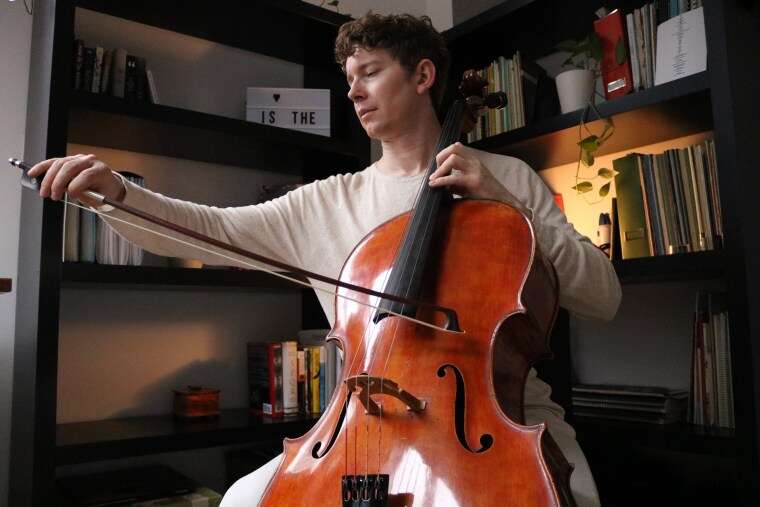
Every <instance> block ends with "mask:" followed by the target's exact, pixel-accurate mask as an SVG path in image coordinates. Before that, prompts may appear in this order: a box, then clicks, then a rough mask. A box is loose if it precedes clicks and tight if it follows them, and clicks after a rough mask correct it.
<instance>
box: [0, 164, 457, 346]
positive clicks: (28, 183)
mask: <svg viewBox="0 0 760 507" xmlns="http://www.w3.org/2000/svg"><path fill="white" fill-rule="evenodd" d="M8 162H9V163H10V164H11V165H13V166H15V167H18V168H19V169H21V171H22V180H21V184H22V185H23V186H25V187H27V188H29V189H32V190H35V191H37V192H39V189H40V182H39V181H38V180H37V178H31V177H29V175H28V174H27V172H28V171H29V170H30V169H31V168H32V166H30V165H29V164H28V163H26V162H24V161H22V160H19V159H17V158H10V159H8ZM84 194H85V195H86V196H87V197H88V198H90V199H92V200H94V201H95V202H98V203H99V204H100V205H101V206H103V205H107V206H111V207H113V208H116V209H119V210H121V211H124V212H125V213H128V214H129V215H132V216H135V217H138V218H142V219H143V220H146V221H148V222H151V223H153V224H156V225H159V226H161V227H165V228H167V229H170V230H173V231H175V232H179V233H180V234H183V235H185V236H189V237H191V238H194V239H197V240H200V241H203V242H204V243H208V244H210V245H213V246H215V247H217V248H220V249H222V250H226V251H228V252H231V253H235V254H237V255H241V256H243V257H246V258H248V259H251V260H254V261H257V262H260V263H262V264H266V265H268V266H271V267H273V268H279V269H284V270H286V271H291V272H293V273H295V274H297V275H301V276H303V277H306V278H312V279H314V280H318V281H320V282H324V283H328V284H331V285H335V286H337V287H343V288H344V289H349V290H352V291H355V292H359V293H362V294H366V295H369V296H375V297H379V298H382V299H388V300H391V301H395V302H398V303H402V304H404V305H411V306H416V307H425V308H429V309H431V310H433V311H435V312H440V313H442V314H444V315H445V316H446V324H445V325H444V326H443V327H441V326H437V325H435V324H431V323H429V322H425V321H422V320H419V319H415V318H413V317H408V316H406V315H401V314H400V313H397V312H394V311H391V310H388V309H383V311H384V312H386V313H389V314H391V315H395V316H397V317H401V318H404V319H407V320H410V321H412V322H415V323H417V324H422V325H424V326H427V327H431V328H434V329H437V330H440V331H446V332H461V330H460V329H459V323H458V320H457V314H456V312H455V311H454V310H453V309H451V308H446V307H443V306H438V305H434V304H431V303H426V302H424V301H416V300H413V299H408V298H404V297H401V296H396V295H394V294H387V293H384V292H378V291H375V290H373V289H368V288H366V287H361V286H359V285H354V284H352V283H347V282H343V281H340V280H336V279H334V278H330V277H329V276H325V275H320V274H319V273H314V272H311V271H308V270H305V269H301V268H298V267H296V266H291V265H289V264H286V263H284V262H280V261H277V260H274V259H270V258H269V257H265V256H263V255H259V254H256V253H253V252H250V251H248V250H245V249H244V248H240V247H237V246H235V245H230V244H228V243H225V242H223V241H219V240H218V239H215V238H211V237H209V236H206V235H204V234H201V233H199V232H196V231H193V230H192V229H188V228H186V227H182V226H181V225H177V224H175V223H173V222H169V221H167V220H164V219H162V218H158V217H154V216H153V215H151V214H149V213H146V212H144V211H142V210H139V209H137V208H133V207H132V206H129V205H126V204H124V203H122V202H118V201H114V200H112V199H110V198H108V197H106V196H104V195H102V194H99V193H97V192H93V191H92V190H86V191H85V192H84ZM83 209H86V210H87V211H90V212H92V213H98V214H101V212H99V211H97V210H93V209H90V208H84V207H83ZM124 222H125V223H127V224H129V225H132V226H135V227H138V226H137V225H135V224H132V223H130V222H126V221H124ZM147 230H149V229H147ZM149 231H150V232H153V233H155V234H159V233H157V232H155V231H151V230H149ZM168 237H169V238H171V236H168ZM172 239H174V240H177V238H172ZM209 252H211V253H214V254H216V255H221V254H219V253H218V252H214V251H213V250H209ZM257 269H261V270H262V271H265V272H267V273H269V274H272V275H274V276H279V277H280V278H285V279H286V280H289V281H291V282H294V283H298V284H301V285H305V286H306V287H309V288H313V289H316V288H317V287H314V286H312V285H311V284H309V283H307V282H304V281H301V280H298V279H296V278H292V277H289V276H287V275H283V274H281V273H275V272H274V271H270V270H267V269H262V268H260V267H259V268H257ZM327 292H329V293H330V294H333V295H336V296H338V297H343V298H346V299H349V300H351V301H354V302H356V303H359V304H363V305H365V306H369V307H371V308H375V309H379V307H377V306H374V305H371V304H369V303H364V302H362V301H357V300H355V299H352V298H349V297H347V296H343V295H340V294H337V292H330V291H327Z"/></svg>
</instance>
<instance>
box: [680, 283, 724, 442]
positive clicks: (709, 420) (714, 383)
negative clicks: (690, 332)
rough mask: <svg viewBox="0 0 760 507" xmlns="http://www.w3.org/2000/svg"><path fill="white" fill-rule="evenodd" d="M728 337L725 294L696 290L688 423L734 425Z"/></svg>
mask: <svg viewBox="0 0 760 507" xmlns="http://www.w3.org/2000/svg"><path fill="white" fill-rule="evenodd" d="M730 337H731V333H730V327H729V320H728V311H727V309H726V295H725V294H723V293H710V292H702V291H700V292H698V293H697V297H696V309H695V312H694V341H693V349H692V369H691V390H690V392H691V396H690V399H689V413H688V420H689V422H691V423H694V424H699V425H702V426H718V427H725V428H733V427H734V391H733V385H732V381H731V339H730Z"/></svg>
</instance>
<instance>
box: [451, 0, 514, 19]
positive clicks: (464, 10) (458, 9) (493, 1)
mask: <svg viewBox="0 0 760 507" xmlns="http://www.w3.org/2000/svg"><path fill="white" fill-rule="evenodd" d="M503 1H504V0H452V2H451V11H452V17H453V21H454V24H455V25H458V24H460V23H463V22H465V21H467V20H468V19H470V18H471V17H473V16H477V15H478V14H480V13H481V12H483V11H485V10H488V9H490V8H491V7H494V6H496V5H498V4H500V3H503Z"/></svg>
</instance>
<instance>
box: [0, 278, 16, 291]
mask: <svg viewBox="0 0 760 507" xmlns="http://www.w3.org/2000/svg"><path fill="white" fill-rule="evenodd" d="M12 287H13V280H11V279H10V278H0V292H10V291H11V290H12Z"/></svg>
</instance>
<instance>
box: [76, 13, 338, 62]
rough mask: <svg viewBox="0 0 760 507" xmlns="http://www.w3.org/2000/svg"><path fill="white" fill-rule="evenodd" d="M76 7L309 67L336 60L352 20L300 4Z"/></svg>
mask: <svg viewBox="0 0 760 507" xmlns="http://www.w3.org/2000/svg"><path fill="white" fill-rule="evenodd" d="M74 5H75V6H76V7H82V8H85V9H89V10H93V11H98V12H102V13H104V14H108V15H111V16H116V17H119V18H124V19H128V20H130V21H135V22H137V23H142V24H145V25H150V26H154V27H157V28H162V29H166V30H170V31H173V32H180V33H183V34H186V35H191V36H193V37H198V38H201V39H206V40H210V41H214V42H218V43H220V44H224V45H227V46H232V47H237V48H240V49H243V50H246V51H252V52H254V53H260V54H264V55H268V56H271V57H274V58H280V59H283V60H288V61H291V62H296V63H301V64H305V65H310V64H317V65H323V64H324V62H325V61H330V60H332V43H333V40H334V37H335V32H336V31H337V29H338V27H339V26H340V25H341V24H343V23H345V22H346V21H349V20H350V19H351V18H350V17H349V16H346V15H343V14H338V13H335V12H332V11H329V10H327V9H322V8H319V7H317V6H315V5H311V4H308V3H306V2H301V1H299V0H277V1H274V0H260V1H257V2H235V3H234V4H232V5H221V4H217V3H214V2H207V1H203V0H190V1H187V0H184V1H183V0H168V1H162V2H153V1H151V0H134V1H131V2H111V1H108V0H75V2H74ZM180 13H181V14H180ZM283 34H287V37H283ZM273 41H276V43H273ZM325 58H327V60H326V59H325Z"/></svg>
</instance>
